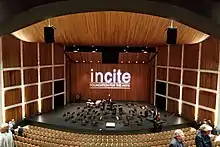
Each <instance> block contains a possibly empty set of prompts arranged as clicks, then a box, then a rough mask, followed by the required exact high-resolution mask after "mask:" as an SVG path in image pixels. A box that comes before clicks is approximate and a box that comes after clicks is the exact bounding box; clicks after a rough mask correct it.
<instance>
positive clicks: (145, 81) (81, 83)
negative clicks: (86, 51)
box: [67, 63, 154, 103]
mask: <svg viewBox="0 0 220 147" xmlns="http://www.w3.org/2000/svg"><path fill="white" fill-rule="evenodd" d="M68 68H71V70H70V72H69V73H68V74H70V75H69V76H67V77H68V78H69V79H68V83H69V86H70V87H71V88H70V89H71V90H70V93H71V97H72V98H74V96H75V95H76V94H80V95H81V97H82V99H83V100H87V99H88V98H91V99H94V100H95V99H101V98H108V95H109V94H110V95H111V98H112V99H113V100H126V101H147V102H149V103H152V102H153V89H154V66H152V64H151V65H150V64H98V63H97V64H86V63H85V64H83V63H78V64H77V63H72V64H70V66H69V67H68ZM91 69H93V81H95V72H102V73H103V74H105V73H106V72H110V73H113V69H115V70H116V72H117V71H118V70H119V69H120V71H121V73H122V74H123V73H125V72H128V73H129V74H130V76H131V78H130V88H129V87H126V88H125V87H124V88H122V87H121V88H120V87H117V89H111V88H108V89H106V88H101V89H100V87H99V88H97V87H96V88H95V89H93V88H92V87H90V82H91ZM128 73H127V75H125V76H124V78H125V81H126V80H127V81H126V82H129V80H128V79H129V75H128ZM113 75H114V74H113ZM107 77H108V78H107V79H109V78H110V77H111V76H107ZM121 77H122V76H121ZM99 80H100V76H99ZM120 80H122V79H120ZM116 82H117V73H116ZM126 85H127V86H129V84H126ZM99 86H100V85H99ZM114 88H115V87H114Z"/></svg>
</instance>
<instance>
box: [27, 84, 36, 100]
mask: <svg viewBox="0 0 220 147" xmlns="http://www.w3.org/2000/svg"><path fill="white" fill-rule="evenodd" d="M24 91H25V92H24V93H25V101H26V102H28V101H31V100H35V99H38V86H37V85H34V86H28V87H25V89H24Z"/></svg>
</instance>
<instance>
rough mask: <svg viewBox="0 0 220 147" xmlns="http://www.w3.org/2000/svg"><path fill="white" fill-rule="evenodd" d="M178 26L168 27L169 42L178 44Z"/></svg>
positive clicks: (167, 41)
mask: <svg viewBox="0 0 220 147" xmlns="http://www.w3.org/2000/svg"><path fill="white" fill-rule="evenodd" d="M176 39H177V28H167V40H166V43H167V44H176Z"/></svg>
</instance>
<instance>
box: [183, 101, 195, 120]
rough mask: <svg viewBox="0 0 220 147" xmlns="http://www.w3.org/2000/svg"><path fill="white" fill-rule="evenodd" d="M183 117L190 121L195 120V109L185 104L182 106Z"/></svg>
mask: <svg viewBox="0 0 220 147" xmlns="http://www.w3.org/2000/svg"><path fill="white" fill-rule="evenodd" d="M182 117H185V118H187V119H189V120H194V118H195V107H193V106H190V105H187V104H184V103H183V104H182Z"/></svg>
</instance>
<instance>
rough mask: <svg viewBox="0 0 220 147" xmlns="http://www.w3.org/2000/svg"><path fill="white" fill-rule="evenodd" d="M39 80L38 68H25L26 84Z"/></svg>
mask: <svg viewBox="0 0 220 147" xmlns="http://www.w3.org/2000/svg"><path fill="white" fill-rule="evenodd" d="M37 82H38V71H37V69H25V70H24V84H32V83H37Z"/></svg>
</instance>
